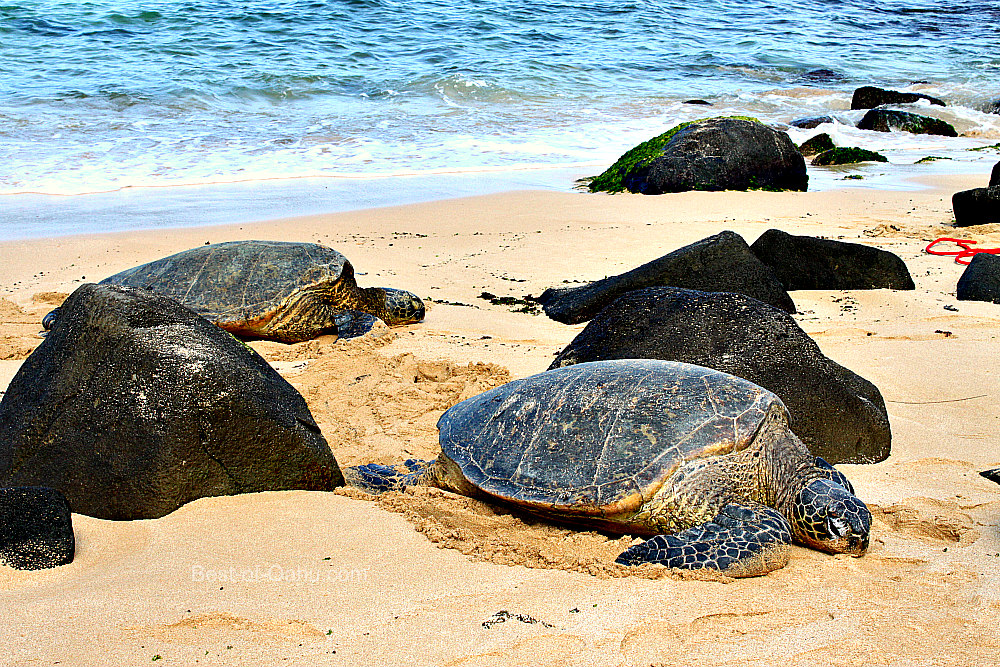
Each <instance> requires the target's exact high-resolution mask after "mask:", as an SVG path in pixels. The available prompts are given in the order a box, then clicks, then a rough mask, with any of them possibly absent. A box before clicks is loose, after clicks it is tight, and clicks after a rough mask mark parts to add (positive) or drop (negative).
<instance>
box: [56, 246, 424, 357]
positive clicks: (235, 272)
mask: <svg viewBox="0 0 1000 667" xmlns="http://www.w3.org/2000/svg"><path fill="white" fill-rule="evenodd" d="M100 284H102V285H103V284H112V285H121V286H124V287H135V288H139V289H144V290H147V291H150V292H154V293H156V294H161V295H163V296H168V297H171V298H173V299H175V300H177V301H179V302H180V303H182V304H183V305H185V306H187V307H188V308H190V309H191V310H193V311H195V312H196V313H198V314H199V315H201V316H203V317H205V318H206V319H208V320H211V321H212V322H215V323H216V324H217V325H219V326H220V327H222V328H223V329H225V330H226V331H229V332H230V333H232V334H234V335H236V336H239V337H242V338H268V339H271V340H277V341H281V342H285V343H297V342H300V341H303V340H308V339H310V338H315V337H316V336H318V335H320V334H322V333H324V332H326V331H333V330H336V327H337V324H338V323H339V324H344V323H346V322H348V321H349V320H350V318H349V316H347V315H346V314H345V311H351V310H354V311H361V312H364V313H368V314H370V315H374V316H375V317H377V318H379V319H381V320H383V321H384V322H385V323H386V324H389V325H396V324H409V323H411V322H418V321H420V320H421V319H423V317H424V304H423V302H422V301H421V300H420V298H419V297H417V296H416V295H415V294H411V293H410V292H406V291H404V290H398V289H391V288H382V287H369V288H362V287H358V284H357V282H356V281H355V279H354V267H353V266H351V263H350V262H349V261H348V260H347V258H346V257H344V256H343V255H341V254H340V253H339V252H337V251H336V250H333V249H331V248H327V247H326V246H322V245H318V244H315V243H288V242H282V241H230V242H228V243H216V244H214V245H205V246H200V247H198V248H192V249H191V250H185V251H183V252H179V253H177V254H176V255H170V256H169V257H164V258H163V259H158V260H156V261H153V262H150V263H148V264H143V265H142V266H137V267H134V268H131V269H128V270H126V271H122V272H121V273H118V274H115V275H113V276H111V277H110V278H105V279H104V280H102V281H101V283H100ZM58 310H59V309H58V308H57V309H56V310H53V311H52V312H50V313H49V314H48V315H46V316H45V318H44V319H43V320H42V325H43V326H44V327H45V329H50V328H51V327H52V325H53V323H54V322H55V320H56V318H57V317H58Z"/></svg>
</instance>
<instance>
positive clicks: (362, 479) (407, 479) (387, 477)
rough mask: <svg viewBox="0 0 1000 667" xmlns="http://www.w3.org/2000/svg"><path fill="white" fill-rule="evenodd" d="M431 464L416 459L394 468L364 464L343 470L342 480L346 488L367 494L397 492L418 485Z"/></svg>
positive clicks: (376, 464) (408, 460)
mask: <svg viewBox="0 0 1000 667" xmlns="http://www.w3.org/2000/svg"><path fill="white" fill-rule="evenodd" d="M431 463H433V461H420V460H418V459H407V460H406V461H404V462H403V463H401V464H398V465H394V466H386V465H381V464H378V463H366V464H364V465H360V466H351V467H350V468H344V469H343V473H344V480H345V481H346V482H347V484H348V486H355V487H357V488H359V489H361V490H363V491H368V492H369V493H384V492H386V491H399V490H401V489H403V488H405V487H407V486H414V485H416V484H419V483H420V480H421V479H422V478H423V476H424V472H425V471H426V470H427V466H429V465H430V464H431Z"/></svg>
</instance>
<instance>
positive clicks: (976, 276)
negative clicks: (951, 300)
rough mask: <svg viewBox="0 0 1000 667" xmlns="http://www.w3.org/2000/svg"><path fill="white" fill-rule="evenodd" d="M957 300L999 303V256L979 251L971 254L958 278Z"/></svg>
mask: <svg viewBox="0 0 1000 667" xmlns="http://www.w3.org/2000/svg"><path fill="white" fill-rule="evenodd" d="M956 296H958V300H959V301H987V302H990V303H1000V256H998V255H991V254H989V253H985V252H981V253H977V254H975V255H973V257H972V261H970V262H969V265H968V266H967V267H965V271H963V272H962V277H961V278H959V279H958V289H957V290H956Z"/></svg>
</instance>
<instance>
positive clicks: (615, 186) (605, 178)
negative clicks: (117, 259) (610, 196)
mask: <svg viewBox="0 0 1000 667" xmlns="http://www.w3.org/2000/svg"><path fill="white" fill-rule="evenodd" d="M720 118H732V119H736V120H748V121H751V122H754V123H759V122H760V121H759V120H757V119H756V118H753V117H751V116H718V117H715V118H699V119H698V120H689V121H686V122H684V123H681V124H680V125H675V126H674V127H672V128H670V129H669V130H667V131H666V132H664V133H663V134H660V135H657V136H655V137H653V138H652V139H648V140H646V141H644V142H642V143H641V144H639V145H638V146H636V147H635V148H632V149H630V150H628V151H626V152H625V153H624V154H622V156H621V157H620V158H618V160H617V161H616V162H615V163H614V164H613V165H611V166H610V167H608V168H607V169H606V170H604V172H603V173H601V174H600V175H599V176H594V177H593V178H592V179H590V182H589V183H588V184H587V187H588V188H589V189H590V191H591V192H624V191H625V189H626V188H625V185H624V184H623V183H622V179H623V178H624V177H625V175H626V174H628V173H629V172H631V171H632V170H633V169H635V168H636V167H641V166H645V165H648V164H649V163H650V162H652V161H653V160H654V159H656V158H657V157H659V156H660V155H662V154H663V148H664V146H666V145H667V143H668V142H669V141H670V140H671V139H672V138H673V137H674V135H675V134H677V133H678V132H679V131H681V130H683V129H684V128H686V127H688V126H689V125H694V124H695V123H703V122H705V121H708V120H718V119H720Z"/></svg>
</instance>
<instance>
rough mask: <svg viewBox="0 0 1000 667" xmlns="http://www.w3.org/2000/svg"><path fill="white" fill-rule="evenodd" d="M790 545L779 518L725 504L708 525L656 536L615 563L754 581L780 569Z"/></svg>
mask: <svg viewBox="0 0 1000 667" xmlns="http://www.w3.org/2000/svg"><path fill="white" fill-rule="evenodd" d="M791 543H792V533H791V527H790V526H789V524H788V520H787V519H785V517H783V516H782V515H781V513H779V512H777V511H776V510H774V509H771V508H770V507H766V506H764V505H756V504H751V503H748V504H729V505H726V506H725V507H723V508H722V511H721V512H719V514H718V516H716V517H715V519H713V520H712V521H710V522H708V523H703V524H700V525H698V526H694V527H692V528H688V529H687V530H684V531H682V532H679V533H674V534H673V535H657V536H656V537H654V538H651V539H649V540H646V541H645V542H643V543H642V544H637V545H635V546H633V547H630V548H628V549H626V550H625V551H624V552H622V554H621V555H620V556H618V558H617V559H616V560H615V562H616V563H619V564H621V565H638V564H640V563H661V564H662V565H666V566H667V567H676V568H681V569H685V570H698V569H712V570H718V571H720V572H722V573H723V574H727V575H729V576H732V577H755V576H758V575H762V574H767V573H768V572H770V571H772V570H777V569H778V568H781V567H784V566H785V564H786V563H787V562H788V547H789V545H790V544H791Z"/></svg>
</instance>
